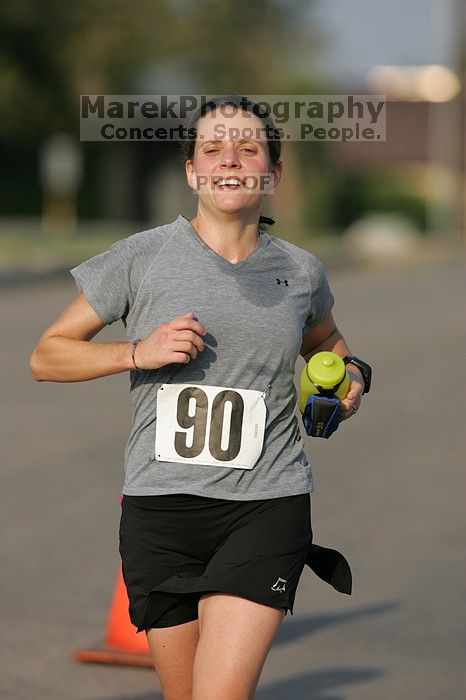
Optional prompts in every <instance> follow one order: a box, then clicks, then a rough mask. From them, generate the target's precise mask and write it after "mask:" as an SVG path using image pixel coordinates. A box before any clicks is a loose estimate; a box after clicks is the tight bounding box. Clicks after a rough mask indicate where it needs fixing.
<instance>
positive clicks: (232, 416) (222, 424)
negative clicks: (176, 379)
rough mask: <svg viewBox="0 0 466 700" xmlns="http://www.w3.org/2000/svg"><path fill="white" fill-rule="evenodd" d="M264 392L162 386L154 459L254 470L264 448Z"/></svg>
mask: <svg viewBox="0 0 466 700" xmlns="http://www.w3.org/2000/svg"><path fill="white" fill-rule="evenodd" d="M264 393H265V392H261V391H253V390H251V389H235V388H233V387H224V386H206V385H199V384H162V385H161V386H160V388H159V389H158V391H157V427H156V431H155V458H156V459H158V460H160V461H163V462H187V463H190V464H214V465H217V466H219V467H229V468H234V469H252V468H253V466H254V465H255V463H256V462H257V460H258V459H259V456H260V454H261V452H262V446H263V443H264V431H265V419H266V413H267V409H266V406H265V401H264Z"/></svg>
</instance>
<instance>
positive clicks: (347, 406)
mask: <svg viewBox="0 0 466 700" xmlns="http://www.w3.org/2000/svg"><path fill="white" fill-rule="evenodd" d="M323 350H329V351H331V352H335V353H336V354H337V355H340V357H345V356H346V355H351V354H352V353H351V350H350V349H349V346H348V344H347V342H346V340H345V339H344V337H343V335H342V334H341V333H340V331H339V330H338V328H337V326H336V323H335V319H334V318H333V314H331V313H330V314H329V315H328V316H327V318H325V319H324V320H323V321H322V322H321V323H318V324H317V325H316V326H314V327H313V328H311V329H310V330H309V331H308V332H307V333H306V334H305V335H304V337H303V341H302V344H301V349H300V351H299V353H300V355H302V357H304V360H305V361H306V362H307V361H308V360H309V359H310V358H311V357H312V356H313V355H315V354H316V353H317V352H322V351H323ZM347 369H348V374H349V376H350V380H351V384H350V388H349V391H348V394H347V396H346V398H345V399H343V400H342V402H341V409H342V410H341V419H342V420H346V418H350V417H351V416H352V415H353V406H354V407H355V408H358V407H359V404H360V402H361V397H362V392H363V390H364V381H363V378H362V374H361V371H360V370H359V368H358V367H356V365H352V364H351V363H348V365H347Z"/></svg>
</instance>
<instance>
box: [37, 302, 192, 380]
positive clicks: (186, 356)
mask: <svg viewBox="0 0 466 700" xmlns="http://www.w3.org/2000/svg"><path fill="white" fill-rule="evenodd" d="M105 325H106V324H105V323H104V322H103V321H102V319H101V318H99V316H98V315H97V314H96V313H95V311H94V309H93V308H92V306H91V305H90V304H89V302H88V301H87V299H86V297H85V296H84V294H83V293H82V292H81V293H80V294H79V295H78V296H77V297H76V298H75V299H74V300H73V301H72V302H71V303H70V304H69V305H68V306H67V307H66V308H65V309H64V311H63V312H62V313H61V314H60V316H59V317H58V318H57V319H56V321H54V323H52V325H51V326H49V328H47V330H46V331H45V332H44V333H43V334H42V336H41V337H40V339H39V342H38V343H37V345H36V347H35V348H34V351H33V353H32V355H31V359H30V370H31V375H32V377H33V379H35V380H36V381H38V382H42V381H51V382H82V381H86V380H89V379H97V378H98V377H105V376H108V375H110V374H117V373H119V372H125V371H128V370H130V369H133V368H134V367H133V361H132V358H131V351H132V346H131V343H130V342H129V341H126V342H111V343H96V342H90V341H91V340H92V338H93V337H94V336H95V335H96V334H97V333H98V332H99V331H101V330H102V328H104V326H105ZM204 333H205V328H204V326H202V325H201V324H200V323H199V322H197V321H195V320H194V319H193V314H192V313H188V314H186V315H185V316H181V317H178V318H176V319H173V320H172V321H168V322H166V323H162V324H161V325H160V326H158V328H156V329H155V330H154V331H153V332H152V333H151V334H150V335H149V336H148V337H147V338H145V339H144V340H142V341H141V342H140V343H139V345H138V346H137V353H138V354H137V355H136V361H137V364H138V367H141V368H142V369H157V368H158V367H162V366H164V365H166V364H170V363H172V362H178V363H182V362H189V360H190V359H191V358H192V357H196V355H197V353H198V352H199V351H200V350H202V349H203V347H204V343H203V340H202V338H201V337H200V334H204Z"/></svg>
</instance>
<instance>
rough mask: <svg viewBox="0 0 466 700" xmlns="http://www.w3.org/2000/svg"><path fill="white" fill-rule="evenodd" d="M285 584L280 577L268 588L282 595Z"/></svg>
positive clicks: (284, 580)
mask: <svg viewBox="0 0 466 700" xmlns="http://www.w3.org/2000/svg"><path fill="white" fill-rule="evenodd" d="M285 584H286V579H284V578H280V576H279V577H278V578H277V580H276V581H275V583H274V584H273V586H270V588H271V589H272V591H278V592H279V593H284V592H285Z"/></svg>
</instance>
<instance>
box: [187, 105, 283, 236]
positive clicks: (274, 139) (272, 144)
mask: <svg viewBox="0 0 466 700" xmlns="http://www.w3.org/2000/svg"><path fill="white" fill-rule="evenodd" d="M225 105H228V106H233V107H238V108H240V109H241V110H242V111H243V112H250V113H251V114H254V115H255V116H256V117H257V118H258V119H260V120H261V121H262V123H263V124H264V126H265V127H266V131H265V133H266V136H267V146H268V149H269V157H270V162H271V163H272V165H276V164H277V163H278V161H279V160H280V155H281V147H282V144H281V141H280V132H279V131H278V129H277V127H276V126H275V123H274V121H273V119H272V117H271V115H270V112H269V111H268V110H267V109H266V108H265V106H263V105H259V104H257V103H256V102H253V101H252V100H249V99H248V98H247V97H246V96H244V95H217V96H216V97H213V98H212V99H211V100H209V101H208V102H204V103H203V104H201V106H200V107H198V109H197V110H196V111H195V112H193V114H192V115H191V117H190V119H189V122H188V124H187V127H188V135H189V136H194V137H193V138H186V139H184V140H183V141H182V142H181V147H182V149H183V154H184V158H185V160H192V159H193V158H194V149H195V147H196V138H197V122H198V121H199V119H201V117H204V116H205V115H206V114H210V113H211V112H213V111H215V110H216V109H217V107H223V106H225ZM259 223H260V224H268V225H272V224H274V223H275V221H274V220H273V219H271V218H270V217H268V216H260V218H259Z"/></svg>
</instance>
